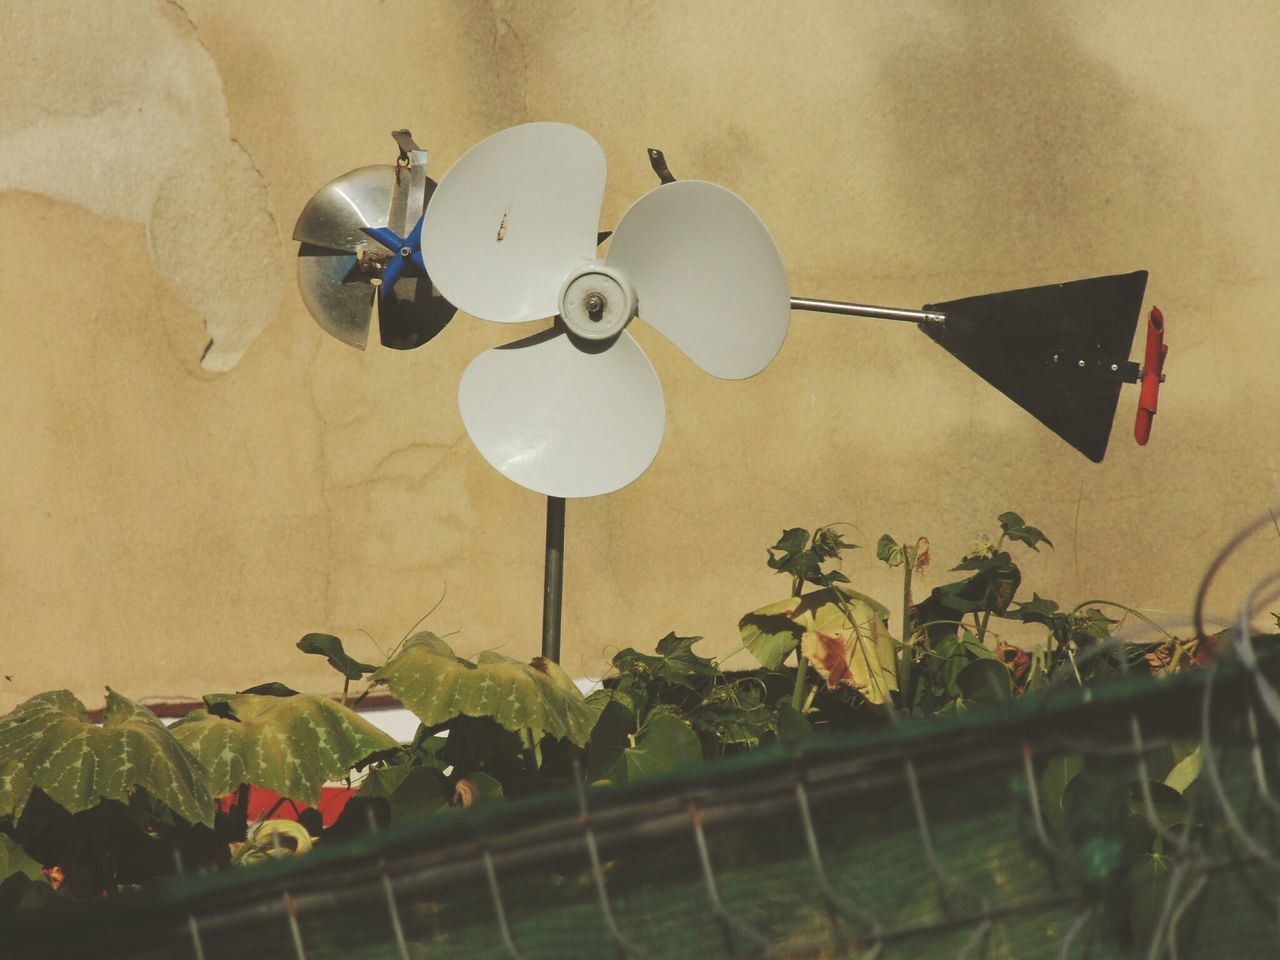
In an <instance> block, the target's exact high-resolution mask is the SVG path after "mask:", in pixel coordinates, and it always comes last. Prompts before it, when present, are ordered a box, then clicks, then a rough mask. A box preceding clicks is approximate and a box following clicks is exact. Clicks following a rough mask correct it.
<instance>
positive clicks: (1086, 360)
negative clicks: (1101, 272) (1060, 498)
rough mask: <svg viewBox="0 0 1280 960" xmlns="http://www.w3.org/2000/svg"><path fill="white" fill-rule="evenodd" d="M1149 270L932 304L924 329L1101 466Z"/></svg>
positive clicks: (1129, 372) (1128, 369)
mask: <svg viewBox="0 0 1280 960" xmlns="http://www.w3.org/2000/svg"><path fill="white" fill-rule="evenodd" d="M1146 287H1147V272H1146V271H1145V270H1139V271H1137V272H1135V273H1125V274H1117V275H1115V276H1109V277H1094V278H1092V279H1089V280H1074V281H1072V282H1070V283H1056V284H1051V285H1049V286H1045V287H1028V288H1026V289H1023V290H1009V291H1005V292H1002V293H988V294H983V295H981V296H977V297H966V298H964V299H962V300H949V301H947V302H945V303H932V304H928V305H926V306H925V308H924V309H926V310H929V311H937V312H939V313H944V314H946V317H947V320H946V323H945V324H941V325H924V324H922V325H921V327H920V329H921V330H922V331H923V332H924V333H925V334H927V335H928V336H929V338H930V339H932V340H934V341H935V342H937V343H938V344H939V346H941V347H942V348H943V349H944V350H946V351H947V352H948V353H950V354H951V355H952V356H954V357H955V358H956V359H957V360H959V361H960V362H961V363H963V364H964V365H965V366H967V367H968V368H969V369H970V370H972V371H973V372H974V373H976V374H977V375H978V376H980V377H982V379H983V380H985V381H987V383H989V384H991V385H992V386H993V387H995V388H996V389H997V390H999V391H1000V392H1001V393H1003V394H1004V395H1005V396H1007V397H1008V398H1009V399H1010V400H1012V401H1013V402H1014V403H1016V404H1018V406H1020V407H1022V408H1023V409H1024V410H1026V411H1027V412H1028V413H1030V414H1031V415H1032V416H1033V417H1035V418H1036V419H1037V420H1039V421H1040V422H1041V423H1043V424H1044V425H1045V426H1046V427H1048V428H1049V429H1050V430H1052V431H1053V432H1054V433H1056V434H1057V435H1058V436H1060V437H1061V438H1062V439H1063V440H1065V441H1067V443H1069V444H1071V446H1073V447H1075V448H1076V449H1077V450H1079V451H1080V452H1081V453H1083V454H1084V455H1085V456H1086V457H1088V458H1089V459H1090V460H1092V461H1094V462H1095V463H1097V462H1100V461H1101V460H1102V458H1103V455H1104V454H1105V453H1106V452H1107V440H1108V439H1109V438H1110V436H1111V422H1112V420H1114V419H1115V414H1116V406H1117V405H1118V403H1119V401H1120V387H1121V385H1122V384H1123V383H1124V382H1126V381H1132V380H1134V379H1136V374H1137V365H1136V364H1133V363H1130V362H1129V351H1130V349H1131V348H1132V347H1133V338H1134V335H1135V333H1136V332H1137V329H1138V319H1139V314H1140V312H1141V310H1142V297H1143V294H1144V293H1145V292H1146Z"/></svg>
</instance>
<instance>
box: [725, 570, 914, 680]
mask: <svg viewBox="0 0 1280 960" xmlns="http://www.w3.org/2000/svg"><path fill="white" fill-rule="evenodd" d="M887 618H888V611H886V610H885V608H884V607H883V606H881V605H880V604H879V603H877V602H876V601H874V600H872V599H871V598H870V597H868V596H866V595H864V594H861V593H858V592H857V591H856V590H851V589H849V588H848V587H841V586H833V587H827V588H825V589H822V590H815V591H813V592H812V593H806V594H805V595H804V596H800V597H788V598H787V599H786V600H780V601H778V602H777V603H771V604H769V605H768V606H767V607H761V608H760V609H759V610H756V611H753V612H752V613H749V614H747V615H746V616H745V617H743V618H742V620H740V621H739V623H738V629H739V631H740V632H741V634H742V642H743V643H744V644H745V645H746V647H747V649H748V650H750V651H751V653H752V654H753V655H754V656H755V658H756V659H757V660H759V661H760V664H761V666H763V667H765V668H766V669H776V668H777V667H778V666H779V665H780V664H781V663H782V661H783V659H784V658H785V657H786V655H787V652H788V651H789V650H793V649H795V646H796V641H797V640H799V641H800V643H801V650H802V652H803V653H804V656H805V658H806V659H807V660H808V661H809V663H811V664H812V665H813V667H814V669H816V670H817V671H818V673H819V675H820V676H821V677H822V678H823V679H824V680H826V681H827V686H828V687H829V688H831V689H835V688H836V687H837V686H839V685H840V684H845V685H846V686H851V687H853V688H854V689H856V690H857V691H858V692H859V693H861V694H862V695H863V696H865V697H866V698H867V699H868V700H870V701H871V702H872V703H884V702H885V700H887V699H888V695H889V692H890V691H891V690H896V689H897V688H898V687H897V672H896V669H895V659H894V646H893V638H892V637H891V636H890V635H889V630H888V627H887V626H886V625H885V621H886V619H887Z"/></svg>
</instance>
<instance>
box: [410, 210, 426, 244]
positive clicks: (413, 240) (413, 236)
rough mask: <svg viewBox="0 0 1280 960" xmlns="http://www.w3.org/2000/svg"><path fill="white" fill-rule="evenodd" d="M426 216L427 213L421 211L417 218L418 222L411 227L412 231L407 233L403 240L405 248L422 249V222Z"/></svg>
mask: <svg viewBox="0 0 1280 960" xmlns="http://www.w3.org/2000/svg"><path fill="white" fill-rule="evenodd" d="M426 216H427V211H426V210H423V211H422V213H421V214H420V215H419V216H418V222H417V223H415V224H414V225H413V229H412V230H410V231H409V236H408V237H407V238H405V246H407V247H411V248H412V249H413V250H421V249H422V221H423V220H424V219H425V218H426Z"/></svg>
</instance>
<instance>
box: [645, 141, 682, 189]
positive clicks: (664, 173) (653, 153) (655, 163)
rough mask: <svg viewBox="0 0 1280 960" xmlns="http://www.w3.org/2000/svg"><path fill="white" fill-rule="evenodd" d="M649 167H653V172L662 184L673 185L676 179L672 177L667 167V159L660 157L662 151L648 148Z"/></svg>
mask: <svg viewBox="0 0 1280 960" xmlns="http://www.w3.org/2000/svg"><path fill="white" fill-rule="evenodd" d="M649 166H651V167H653V172H654V173H656V174H657V175H658V179H659V180H661V181H662V182H663V183H675V182H676V178H675V176H673V175H672V173H671V170H670V168H668V167H667V158H666V157H665V156H663V155H662V151H661V150H659V149H658V148H657V147H650V148H649Z"/></svg>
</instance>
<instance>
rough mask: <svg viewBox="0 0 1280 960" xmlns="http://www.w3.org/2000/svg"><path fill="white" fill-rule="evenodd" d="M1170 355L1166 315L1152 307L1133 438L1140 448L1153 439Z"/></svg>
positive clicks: (1157, 308) (1148, 322)
mask: <svg viewBox="0 0 1280 960" xmlns="http://www.w3.org/2000/svg"><path fill="white" fill-rule="evenodd" d="M1168 353H1169V347H1168V345H1167V344H1166V343H1165V342H1164V314H1162V313H1161V312H1160V308H1159V307H1152V308H1151V316H1150V317H1149V318H1148V320H1147V352H1146V356H1145V358H1144V359H1143V363H1142V393H1141V394H1140V395H1139V397H1138V419H1137V420H1136V421H1135V422H1134V424H1133V436H1134V439H1135V440H1137V441H1138V444H1139V445H1140V446H1146V443H1147V441H1148V440H1150V439H1151V421H1152V420H1154V419H1155V415H1156V403H1157V401H1158V400H1159V398H1160V383H1161V381H1162V380H1164V358H1165V357H1166V356H1167V355H1168Z"/></svg>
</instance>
